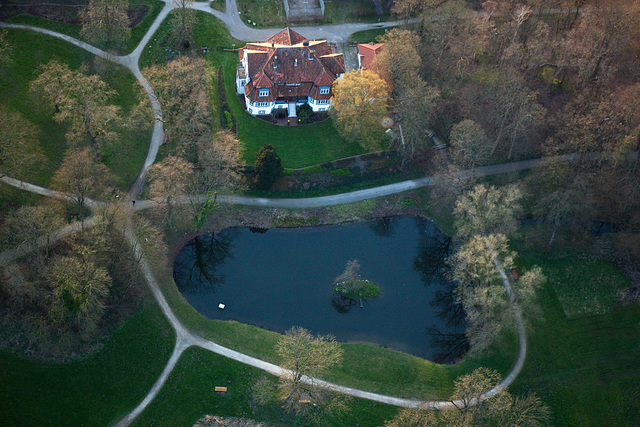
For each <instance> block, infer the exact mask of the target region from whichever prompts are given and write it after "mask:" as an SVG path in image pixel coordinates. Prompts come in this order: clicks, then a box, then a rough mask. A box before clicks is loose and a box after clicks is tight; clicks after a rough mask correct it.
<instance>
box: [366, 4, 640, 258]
mask: <svg viewBox="0 0 640 427" xmlns="http://www.w3.org/2000/svg"><path fill="white" fill-rule="evenodd" d="M391 10H392V11H393V12H394V13H395V14H396V16H397V17H398V18H401V19H403V20H404V21H405V22H406V25H405V26H404V27H401V28H399V29H393V30H390V31H388V32H386V34H384V35H383V36H380V37H378V40H379V41H381V42H384V43H386V45H385V51H384V52H383V54H382V55H381V57H380V59H379V62H380V63H381V65H383V67H382V69H383V70H386V71H383V72H382V73H381V74H383V76H384V77H385V78H386V79H388V80H389V81H390V82H391V83H392V87H393V89H392V93H391V95H392V96H391V103H390V107H391V109H392V110H393V112H394V113H396V115H397V117H398V119H399V120H400V122H401V123H402V125H403V128H404V140H405V143H406V147H405V148H406V149H405V151H407V152H408V153H409V154H414V153H418V151H419V149H420V148H424V147H428V146H431V145H432V141H431V140H430V138H429V137H428V136H427V133H426V132H425V130H426V129H433V130H435V131H436V133H437V134H439V135H441V136H443V137H444V138H445V139H446V140H448V143H449V148H448V153H447V154H448V155H447V156H445V155H436V156H433V157H431V158H429V159H426V160H425V159H424V158H423V159H421V160H420V161H423V162H424V164H425V165H427V164H429V163H431V164H430V166H433V165H435V166H436V167H438V168H440V171H441V173H442V174H443V176H448V177H450V178H451V179H448V180H445V181H447V182H448V185H446V186H445V188H442V189H440V190H439V191H435V192H434V193H436V195H437V194H440V196H441V197H436V198H437V200H438V201H439V202H440V203H442V204H444V205H448V207H449V208H452V207H453V202H454V200H455V198H456V197H457V196H458V195H460V194H462V193H463V192H465V190H466V189H465V188H464V186H465V185H467V184H465V183H463V182H460V181H455V182H454V180H453V178H452V177H453V176H454V174H453V172H454V171H456V170H464V169H470V170H474V169H475V168H476V167H477V166H480V165H490V164H497V163H503V162H509V161H516V160H522V159H531V158H540V157H544V158H546V159H547V160H546V162H545V165H544V167H539V168H536V169H535V170H534V171H533V172H532V173H530V174H528V176H527V177H526V178H525V179H523V180H522V182H520V187H521V190H522V191H523V192H524V201H525V202H524V204H525V207H526V214H525V217H529V218H532V219H535V220H539V221H542V222H544V223H547V224H550V225H551V231H550V233H549V235H548V236H547V238H548V239H547V243H548V247H552V246H553V245H555V244H558V239H559V238H560V234H562V233H560V232H559V230H565V231H566V230H571V231H575V230H576V229H580V228H585V227H586V228H589V226H590V225H589V224H590V222H591V221H599V222H600V223H607V224H608V226H611V227H613V228H614V229H615V230H616V231H618V233H616V239H615V240H616V241H615V244H614V246H615V248H617V250H618V253H619V254H620V255H622V254H624V256H628V257H629V260H633V261H634V263H635V264H636V265H638V263H639V262H640V249H639V248H640V241H639V240H638V236H639V235H638V233H639V232H640V157H639V156H640V152H639V149H640V108H639V107H640V80H639V78H640V62H639V61H638V52H639V51H640V5H639V4H638V3H637V2H635V1H632V0H623V1H610V0H604V1H588V0H570V1H561V0H556V1H535V0H534V1H528V2H527V1H524V2H523V1H517V2H516V1H486V2H464V1H457V0H453V1H439V0H429V1H425V0H420V1H415V0H398V1H396V2H395V3H394V4H393V6H392V7H391ZM385 73H386V75H385ZM407 147H408V148H407ZM440 153H442V152H440ZM569 154H571V155H572V157H571V161H567V157H566V155H569ZM559 233H560V234H559ZM560 240H562V239H561V238H560Z"/></svg>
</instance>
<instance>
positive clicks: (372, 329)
mask: <svg viewBox="0 0 640 427" xmlns="http://www.w3.org/2000/svg"><path fill="white" fill-rule="evenodd" d="M256 231H258V232H256ZM450 244H451V239H450V238H449V237H448V236H446V235H444V234H443V233H441V232H440V231H439V230H438V229H437V228H436V227H435V226H434V225H433V224H432V223H431V222H430V221H427V220H424V219H421V218H414V217H401V218H385V219H382V220H377V221H372V222H369V223H357V224H349V225H342V226H322V227H309V228H299V229H274V230H268V232H266V233H265V232H264V230H253V229H252V230H249V229H247V228H231V229H226V230H223V231H221V232H219V233H216V234H208V235H204V236H199V237H197V238H195V239H193V240H192V241H190V242H189V243H188V244H187V245H185V247H184V248H183V249H182V251H181V252H180V253H179V254H178V256H177V257H176V261H175V264H174V277H175V280H176V283H177V285H178V288H179V290H180V292H181V293H182V294H183V296H184V297H185V298H186V299H187V301H189V303H190V304H191V305H193V306H194V307H195V308H196V309H197V310H198V311H199V312H200V313H202V314H204V315H205V316H207V317H209V318H212V319H222V320H236V321H239V322H242V323H248V324H253V325H256V326H259V327H262V328H265V329H269V330H274V331H277V332H284V331H285V330H287V329H288V328H290V327H291V326H293V325H300V326H303V327H305V328H307V329H309V330H311V331H312V332H314V333H320V334H332V335H334V336H336V338H337V339H338V340H340V341H345V342H356V341H357V342H368V343H374V344H377V345H380V346H385V347H389V348H393V349H396V350H399V351H403V352H406V353H410V354H414V355H417V356H420V357H424V358H426V359H429V360H434V361H438V362H446V363H449V362H452V361H454V360H456V359H457V358H458V357H459V356H460V355H461V354H462V353H463V352H464V351H465V349H466V340H465V339H464V327H465V325H464V313H463V312H462V309H461V307H460V305H458V304H455V299H454V297H453V294H452V289H453V286H452V283H451V282H449V281H448V280H447V279H446V276H445V266H444V259H445V258H446V255H447V253H448V250H449V247H450ZM352 259H358V260H359V261H360V264H361V265H362V268H361V270H360V274H361V275H362V277H366V278H368V279H369V280H371V281H372V282H374V283H376V284H379V285H380V287H381V293H380V295H379V296H378V297H377V298H375V299H372V300H367V301H363V304H362V308H361V305H360V302H359V301H354V300H350V299H348V298H344V297H341V296H338V295H336V294H334V293H333V292H332V281H333V279H334V278H335V277H336V276H337V275H338V274H340V273H341V272H342V271H343V269H344V265H345V263H346V261H348V260H352ZM219 303H224V304H225V305H226V308H225V309H224V310H219V309H218V308H217V307H218V304H219Z"/></svg>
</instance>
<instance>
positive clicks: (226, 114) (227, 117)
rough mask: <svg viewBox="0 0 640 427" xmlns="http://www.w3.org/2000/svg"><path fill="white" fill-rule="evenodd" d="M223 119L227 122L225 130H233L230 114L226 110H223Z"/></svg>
mask: <svg viewBox="0 0 640 427" xmlns="http://www.w3.org/2000/svg"><path fill="white" fill-rule="evenodd" d="M224 119H225V121H226V122H227V129H229V130H231V129H233V118H232V117H231V113H230V112H229V111H227V110H224Z"/></svg>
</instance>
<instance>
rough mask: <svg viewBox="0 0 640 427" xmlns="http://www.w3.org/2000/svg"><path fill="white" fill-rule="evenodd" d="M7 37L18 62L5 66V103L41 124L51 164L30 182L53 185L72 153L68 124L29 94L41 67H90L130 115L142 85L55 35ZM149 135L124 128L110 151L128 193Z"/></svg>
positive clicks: (0, 91) (1, 88)
mask: <svg viewBox="0 0 640 427" xmlns="http://www.w3.org/2000/svg"><path fill="white" fill-rule="evenodd" d="M8 39H9V41H10V43H11V45H12V47H13V61H12V63H11V64H9V65H8V66H7V67H6V74H5V76H4V77H5V78H3V79H1V80H0V104H1V105H3V106H5V107H7V108H9V109H11V110H16V111H18V112H20V113H21V114H22V115H23V116H24V117H25V118H27V119H28V120H30V121H31V122H32V123H34V124H35V125H36V127H37V128H38V129H39V133H40V141H41V147H42V148H43V150H44V153H45V155H46V157H47V160H46V162H44V163H43V164H41V165H38V167H37V168H36V169H35V170H34V171H33V172H32V173H30V174H29V175H28V176H24V177H21V178H25V179H27V180H28V181H30V182H32V183H35V184H39V185H45V186H46V185H48V184H49V180H50V179H51V176H52V174H53V172H55V170H56V169H58V167H59V166H60V163H61V162H62V160H63V158H64V153H65V151H66V149H67V143H66V138H65V134H66V129H67V127H66V124H64V123H58V122H56V121H55V120H53V113H54V111H53V109H52V108H47V107H44V106H39V105H37V103H36V100H35V98H34V97H33V96H32V95H31V94H30V93H29V85H30V84H31V81H32V80H33V79H35V77H36V76H37V72H38V66H39V65H41V64H44V63H47V62H49V61H50V60H51V59H53V58H57V59H59V60H60V61H62V62H64V63H66V64H68V65H69V66H70V67H71V68H72V69H78V68H79V67H80V65H81V64H83V63H84V64H88V65H89V66H90V68H91V69H90V72H91V73H96V72H98V73H99V74H100V75H101V76H102V78H103V79H104V80H105V81H106V82H107V83H108V84H109V85H110V86H111V87H112V88H113V89H115V90H116V91H117V92H118V96H117V97H116V98H115V99H113V102H114V104H116V105H119V106H120V107H121V108H122V112H123V117H127V116H128V113H129V111H130V110H131V107H132V106H133V104H134V103H135V98H134V97H133V96H131V94H132V93H135V92H136V91H137V86H138V83H137V81H136V80H135V78H134V76H133V74H131V73H130V72H129V70H127V69H126V68H124V67H121V66H119V65H116V64H112V63H110V62H107V61H103V60H101V59H97V60H96V58H95V57H94V56H93V55H91V54H89V53H88V52H86V51H84V50H82V49H80V48H77V47H75V46H73V45H71V44H69V43H65V42H63V41H62V40H58V39H56V38H53V37H48V36H45V35H41V34H37V33H32V32H30V31H24V30H8ZM150 135H151V134H150V131H146V132H139V131H132V130H127V129H124V128H123V129H121V130H120V138H119V139H118V140H117V142H116V143H115V144H113V145H112V146H110V147H106V148H105V164H106V165H107V166H108V167H109V168H110V169H111V171H112V172H113V173H114V174H115V175H116V177H117V182H118V184H119V186H120V187H121V188H122V189H123V190H125V189H128V187H129V185H131V183H132V182H133V181H134V180H135V178H136V176H137V173H138V171H139V169H140V167H141V166H142V164H143V162H144V159H145V156H146V153H147V150H148V147H149V138H150Z"/></svg>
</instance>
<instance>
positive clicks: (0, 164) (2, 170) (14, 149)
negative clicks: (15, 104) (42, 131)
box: [0, 107, 44, 177]
mask: <svg viewBox="0 0 640 427" xmlns="http://www.w3.org/2000/svg"><path fill="white" fill-rule="evenodd" d="M42 160H44V155H43V154H42V149H41V148H40V145H39V140H38V131H37V128H36V127H35V125H33V123H31V122H30V121H28V120H26V119H25V118H23V117H22V115H20V113H17V112H15V111H10V110H7V109H5V108H4V107H0V177H3V176H5V175H9V174H11V175H13V176H16V177H19V176H21V175H22V174H23V173H25V172H27V171H29V170H31V169H32V168H33V167H34V166H35V164H36V163H37V162H39V161H42Z"/></svg>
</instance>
